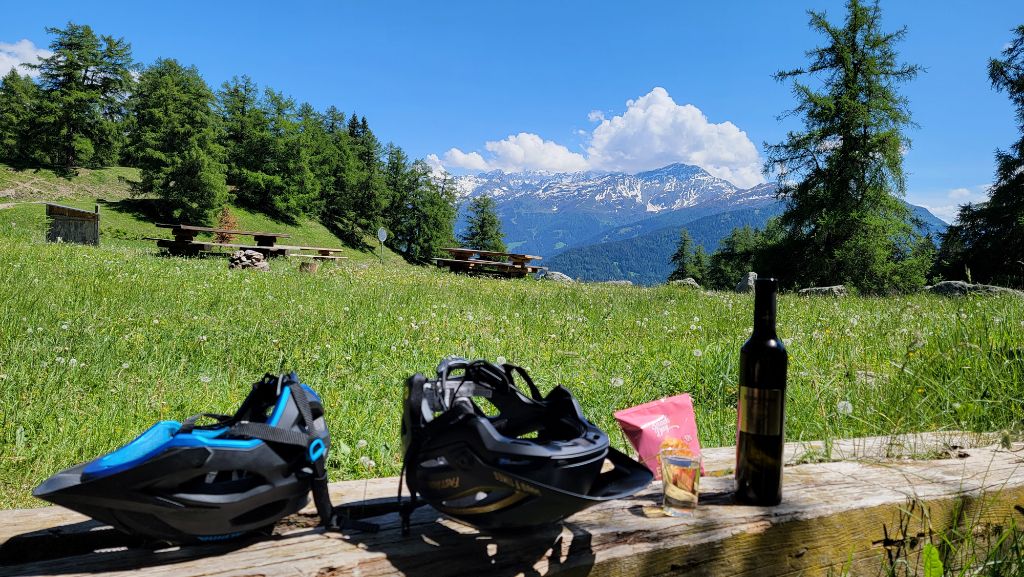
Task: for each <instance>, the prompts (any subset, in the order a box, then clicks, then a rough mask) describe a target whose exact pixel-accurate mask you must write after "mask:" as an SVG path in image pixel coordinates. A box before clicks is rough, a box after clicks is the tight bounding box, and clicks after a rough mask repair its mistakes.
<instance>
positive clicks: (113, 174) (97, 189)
mask: <svg viewBox="0 0 1024 577" xmlns="http://www.w3.org/2000/svg"><path fill="white" fill-rule="evenodd" d="M138 180H139V170H138V169H136V168H125V167H118V166H115V167H111V168H100V169H95V170H93V169H88V168H81V169H79V170H78V174H76V175H74V176H72V177H70V178H65V177H63V176H60V175H58V174H57V173H55V172H54V171H52V170H50V169H46V168H39V169H35V168H30V169H25V170H15V169H13V168H11V167H9V166H7V165H5V164H0V202H11V201H20V200H66V199H71V198H83V197H91V198H104V199H107V200H120V199H123V198H127V197H128V196H129V195H130V194H131V184H130V183H132V182H137V181H138Z"/></svg>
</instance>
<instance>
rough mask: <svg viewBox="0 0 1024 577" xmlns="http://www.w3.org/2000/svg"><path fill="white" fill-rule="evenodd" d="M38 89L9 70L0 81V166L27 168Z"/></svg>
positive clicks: (31, 158)
mask: <svg viewBox="0 0 1024 577" xmlns="http://www.w3.org/2000/svg"><path fill="white" fill-rule="evenodd" d="M38 106H39V87H38V86H37V85H36V83H35V82H33V81H32V78H31V77H29V76H28V75H25V76H22V75H21V74H19V73H18V71H17V69H14V68H12V69H11V71H10V72H8V73H7V74H6V75H5V76H4V78H3V80H2V81H0V162H6V163H7V164H11V165H14V166H24V165H27V164H31V163H32V160H33V156H34V154H33V153H34V146H33V139H32V137H31V131H32V127H33V125H34V115H35V109H36V108H37V107H38Z"/></svg>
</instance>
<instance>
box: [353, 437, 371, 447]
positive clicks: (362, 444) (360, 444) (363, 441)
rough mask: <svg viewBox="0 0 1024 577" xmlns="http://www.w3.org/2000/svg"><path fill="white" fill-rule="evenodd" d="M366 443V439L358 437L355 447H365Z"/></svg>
mask: <svg viewBox="0 0 1024 577" xmlns="http://www.w3.org/2000/svg"><path fill="white" fill-rule="evenodd" d="M367 445H369V443H367V442H366V439H359V440H358V441H356V448H357V449H365V448H366V446H367Z"/></svg>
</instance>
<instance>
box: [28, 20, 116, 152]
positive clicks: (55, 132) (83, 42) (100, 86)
mask: <svg viewBox="0 0 1024 577" xmlns="http://www.w3.org/2000/svg"><path fill="white" fill-rule="evenodd" d="M46 31H47V32H48V33H50V34H54V35H55V36H56V37H55V38H54V40H53V41H52V42H51V43H50V50H51V51H52V52H53V54H52V55H51V56H49V57H47V58H43V59H42V60H40V62H39V64H35V65H32V67H33V68H36V69H38V70H39V79H40V85H41V87H42V89H43V92H44V93H45V94H44V98H42V100H41V102H40V107H39V113H38V114H37V119H38V121H39V123H40V126H41V131H40V134H39V137H40V143H41V145H42V146H41V148H42V149H43V150H44V151H45V153H46V159H47V160H48V162H49V163H51V164H53V165H55V166H57V167H60V168H62V169H63V170H65V171H70V170H72V169H74V168H75V167H78V166H102V165H109V164H113V163H115V162H116V161H117V159H118V152H119V147H120V144H121V140H122V134H123V131H122V126H121V121H122V120H123V119H124V116H125V115H126V111H125V109H124V104H125V101H126V99H127V97H128V94H129V93H130V91H131V88H132V84H133V80H132V74H131V73H132V71H133V70H135V68H136V65H135V64H134V63H133V61H132V52H131V45H130V44H128V42H126V41H125V40H124V39H123V38H116V39H115V38H113V37H112V36H97V35H96V34H95V33H94V32H93V30H92V28H90V27H89V26H82V25H78V24H74V23H72V22H69V23H68V25H67V27H66V28H63V29H61V28H47V30H46Z"/></svg>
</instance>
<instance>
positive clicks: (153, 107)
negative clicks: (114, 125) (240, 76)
mask: <svg viewBox="0 0 1024 577" xmlns="http://www.w3.org/2000/svg"><path fill="white" fill-rule="evenodd" d="M213 103H214V95H213V93H212V92H211V91H210V89H209V87H207V86H206V83H205V82H204V81H203V79H202V77H201V76H200V75H199V71H198V70H197V69H196V68H195V67H194V66H192V67H188V68H186V67H183V66H181V65H180V64H179V63H178V62H177V61H175V60H172V59H158V60H157V61H156V62H155V63H154V64H153V65H152V66H150V67H149V68H147V69H146V70H144V71H143V72H142V74H141V75H140V76H139V82H138V87H137V89H136V91H135V93H134V94H133V96H132V98H131V100H130V101H129V109H130V110H131V114H132V133H131V146H132V148H133V149H134V150H135V156H136V158H137V163H138V166H139V169H140V172H141V176H142V182H141V184H140V187H141V188H142V190H143V191H145V192H148V193H153V194H156V195H158V196H159V197H160V198H162V199H163V200H164V202H165V206H166V209H167V211H168V212H169V213H171V215H172V216H173V217H175V218H178V219H180V220H182V221H184V222H189V223H204V222H207V221H208V220H209V219H210V217H211V216H212V215H213V212H214V211H216V210H218V209H220V208H221V207H222V206H223V205H224V203H225V202H226V201H227V199H228V189H227V185H226V184H225V171H226V167H225V166H224V164H223V148H222V147H221V146H220V144H219V143H218V136H219V134H218V129H219V124H218V118H217V117H216V115H215V114H214V111H213V108H212V106H213Z"/></svg>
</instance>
